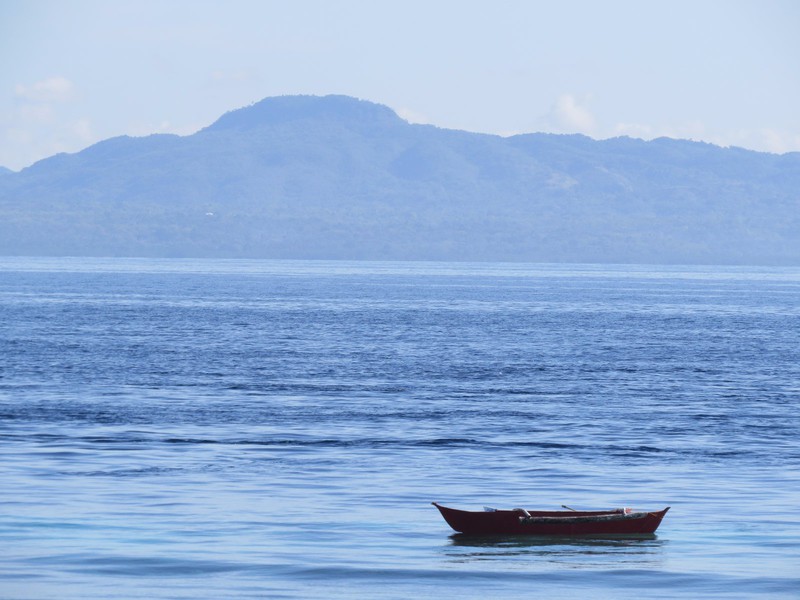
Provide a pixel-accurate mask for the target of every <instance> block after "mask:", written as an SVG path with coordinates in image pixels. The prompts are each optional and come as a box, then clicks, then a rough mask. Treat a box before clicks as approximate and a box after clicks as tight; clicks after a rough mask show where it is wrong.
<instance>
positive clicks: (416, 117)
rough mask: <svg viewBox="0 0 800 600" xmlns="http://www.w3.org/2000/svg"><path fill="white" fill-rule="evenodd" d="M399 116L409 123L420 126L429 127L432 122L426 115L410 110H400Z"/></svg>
mask: <svg viewBox="0 0 800 600" xmlns="http://www.w3.org/2000/svg"><path fill="white" fill-rule="evenodd" d="M395 112H396V113H397V116H398V117H400V118H401V119H403V120H405V121H408V122H409V123H417V124H420V125H429V124H430V122H431V120H430V119H429V118H428V117H426V116H425V115H423V114H421V113H418V112H415V111H413V110H411V109H410V108H398V109H397V110H396V111H395Z"/></svg>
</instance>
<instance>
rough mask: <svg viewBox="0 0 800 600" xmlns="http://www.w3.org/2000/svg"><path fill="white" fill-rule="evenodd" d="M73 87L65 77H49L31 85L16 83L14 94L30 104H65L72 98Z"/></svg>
mask: <svg viewBox="0 0 800 600" xmlns="http://www.w3.org/2000/svg"><path fill="white" fill-rule="evenodd" d="M74 92H75V86H74V85H73V84H72V82H71V81H70V80H69V79H67V78H66V77H60V76H59V77H51V78H49V79H44V80H42V81H37V82H36V83H33V84H31V85H25V84H22V83H18V84H17V85H15V86H14V94H15V95H16V96H17V97H18V98H22V99H23V100H27V101H30V102H66V101H68V100H71V99H72V98H73V96H74Z"/></svg>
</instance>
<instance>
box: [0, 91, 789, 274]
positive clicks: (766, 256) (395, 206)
mask: <svg viewBox="0 0 800 600" xmlns="http://www.w3.org/2000/svg"><path fill="white" fill-rule="evenodd" d="M0 254H4V255H78V256H152V257H264V258H328V259H337V258H342V259H397V260H405V259H410V260H413V259H429V260H478V261H480V260H491V261H536V262H634V263H716V264H800V153H791V154H784V155H773V154H765V153H758V152H751V151H747V150H742V149H737V148H730V149H725V148H719V147H716V146H712V145H709V144H703V143H696V142H688V141H680V140H672V139H657V140H654V141H651V142H644V141H641V140H635V139H630V138H615V139H610V140H605V141H595V140H592V139H590V138H587V137H584V136H579V135H549V134H527V135H518V136H514V137H509V138H502V137H498V136H492V135H483V134H476V133H467V132H464V131H454V130H446V129H439V128H436V127H433V126H429V125H411V124H409V123H407V122H405V121H403V120H402V119H400V118H399V117H398V116H397V115H396V114H395V113H394V112H393V111H392V110H390V109H389V108H387V107H385V106H381V105H377V104H373V103H370V102H365V101H360V100H355V99H353V98H348V97H344V96H326V97H313V96H288V97H280V98H268V99H266V100H263V101H261V102H259V103H257V104H254V105H252V106H249V107H246V108H242V109H239V110H235V111H232V112H229V113H227V114H225V115H223V116H222V117H220V118H219V120H217V121H216V122H215V123H213V124H212V125H210V126H209V127H207V128H205V129H203V130H201V131H199V132H198V133H196V134H194V135H190V136H186V137H179V136H174V135H152V136H149V137H144V138H129V137H118V138H113V139H109V140H106V141H103V142H100V143H98V144H95V145H94V146H91V147H90V148H87V149H85V150H83V151H82V152H78V153H76V154H70V155H68V154H59V155H56V156H53V157H51V158H48V159H45V160H42V161H40V162H38V163H36V164H34V165H32V166H31V167H29V168H27V169H23V170H22V171H20V172H19V173H14V172H10V171H5V172H2V173H0Z"/></svg>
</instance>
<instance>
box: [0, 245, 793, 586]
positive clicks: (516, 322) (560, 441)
mask: <svg viewBox="0 0 800 600" xmlns="http://www.w3.org/2000/svg"><path fill="white" fill-rule="evenodd" d="M434 500H435V501H438V502H441V503H444V504H448V505H452V506H455V507H459V508H468V509H478V510H480V509H481V508H482V507H483V506H484V505H489V506H496V507H507V508H511V507H515V506H524V507H526V508H544V509H556V508H558V507H559V506H560V505H561V504H568V505H570V506H573V507H575V508H588V509H591V508H613V507H619V506H632V507H634V508H641V509H650V510H653V509H661V508H663V507H665V506H671V507H672V510H671V511H670V513H669V514H668V515H667V517H666V519H665V520H664V522H663V524H662V526H661V528H660V529H659V531H658V534H657V536H656V537H654V538H652V539H606V540H603V539H599V540H598V539H588V540H587V539H583V540H581V539H572V540H570V539H541V540H538V539H518V538H511V539H502V538H501V539H480V538H477V539H476V538H464V537H463V536H459V535H455V534H454V532H452V531H451V530H450V529H449V528H448V527H447V525H446V524H445V523H444V521H443V520H442V519H441V517H440V516H439V514H438V512H437V511H436V510H435V508H433V507H432V506H431V505H430V502H431V501H434ZM798 515H800V269H780V268H774V269H772V268H770V269H767V268H763V269H762V268H729V267H719V268H716V267H713V268H712V267H629V266H553V265H508V264H443V263H438V264H437V263H350V262H291V261H274V262H270V261H266V262H259V261H188V260H187V261H179V260H95V259H92V260H84V259H12V258H4V259H0V597H2V598H5V599H15V598H19V599H22V598H41V599H51V598H81V599H87V598H102V599H109V598H353V597H359V598H376V599H377V598H398V599H399V598H403V599H405V598H414V599H415V600H421V599H423V598H437V599H438V598H456V597H457V598H576V597H578V598H581V597H587V598H588V597H591V598H592V599H594V600H597V599H602V598H642V597H644V598H759V597H761V598H798V597H800V518H799V517H798Z"/></svg>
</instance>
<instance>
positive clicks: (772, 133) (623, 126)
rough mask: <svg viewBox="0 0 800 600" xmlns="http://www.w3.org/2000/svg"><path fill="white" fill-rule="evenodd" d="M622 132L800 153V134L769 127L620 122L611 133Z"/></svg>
mask: <svg viewBox="0 0 800 600" xmlns="http://www.w3.org/2000/svg"><path fill="white" fill-rule="evenodd" d="M621 135H626V136H630V137H634V138H640V139H643V140H652V139H654V138H658V137H669V138H675V139H684V140H695V141H703V142H708V143H710V144H714V145H717V146H722V147H730V146H737V147H739V148H747V149H750V150H756V151H758V152H773V153H775V154H783V153H785V152H800V133H795V132H791V131H778V130H775V129H768V128H760V129H739V130H736V131H711V130H710V129H709V128H708V127H707V126H705V125H704V124H703V123H702V122H700V121H691V122H687V123H680V124H676V125H672V126H660V127H659V126H652V125H644V124H641V123H617V124H616V125H615V126H614V127H613V128H612V130H611V131H609V136H610V137H613V136H621Z"/></svg>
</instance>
